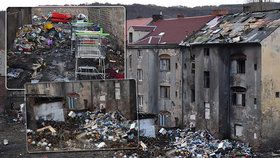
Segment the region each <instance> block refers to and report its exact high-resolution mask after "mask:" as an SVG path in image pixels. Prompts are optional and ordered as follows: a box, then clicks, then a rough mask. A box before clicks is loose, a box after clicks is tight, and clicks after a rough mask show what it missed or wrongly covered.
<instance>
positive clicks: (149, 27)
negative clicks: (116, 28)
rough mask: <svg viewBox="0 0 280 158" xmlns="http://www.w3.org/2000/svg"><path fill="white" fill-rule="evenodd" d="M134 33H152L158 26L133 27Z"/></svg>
mask: <svg viewBox="0 0 280 158" xmlns="http://www.w3.org/2000/svg"><path fill="white" fill-rule="evenodd" d="M132 28H133V29H134V31H146V32H151V31H153V30H154V29H155V28H156V26H132Z"/></svg>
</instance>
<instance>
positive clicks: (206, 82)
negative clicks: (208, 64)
mask: <svg viewBox="0 0 280 158" xmlns="http://www.w3.org/2000/svg"><path fill="white" fill-rule="evenodd" d="M204 88H210V74H209V71H204Z"/></svg>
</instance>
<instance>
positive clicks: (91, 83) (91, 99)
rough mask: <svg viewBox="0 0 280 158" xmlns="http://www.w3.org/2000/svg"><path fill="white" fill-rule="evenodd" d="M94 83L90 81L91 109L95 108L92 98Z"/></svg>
mask: <svg viewBox="0 0 280 158" xmlns="http://www.w3.org/2000/svg"><path fill="white" fill-rule="evenodd" d="M92 93H93V91H92V81H90V102H91V108H93V98H92Z"/></svg>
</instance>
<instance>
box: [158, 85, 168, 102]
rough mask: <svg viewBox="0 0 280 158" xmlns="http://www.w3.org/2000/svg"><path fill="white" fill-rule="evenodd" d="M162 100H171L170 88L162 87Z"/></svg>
mask: <svg viewBox="0 0 280 158" xmlns="http://www.w3.org/2000/svg"><path fill="white" fill-rule="evenodd" d="M160 98H163V99H170V86H160Z"/></svg>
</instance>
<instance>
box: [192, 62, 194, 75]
mask: <svg viewBox="0 0 280 158" xmlns="http://www.w3.org/2000/svg"><path fill="white" fill-rule="evenodd" d="M192 73H193V74H194V73H195V63H194V62H192Z"/></svg>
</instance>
